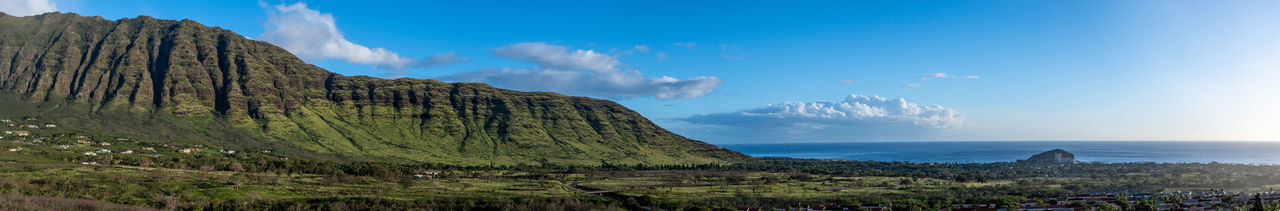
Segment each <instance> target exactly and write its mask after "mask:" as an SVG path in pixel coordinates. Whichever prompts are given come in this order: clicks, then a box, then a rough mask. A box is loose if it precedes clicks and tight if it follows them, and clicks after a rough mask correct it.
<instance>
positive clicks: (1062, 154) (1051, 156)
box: [1019, 149, 1076, 163]
mask: <svg viewBox="0 0 1280 211" xmlns="http://www.w3.org/2000/svg"><path fill="white" fill-rule="evenodd" d="M1019 162H1027V163H1075V162H1076V155H1075V154H1071V152H1067V151H1066V150H1062V149H1054V150H1049V151H1045V152H1041V153H1040V154H1036V155H1032V156H1031V157H1030V158H1027V159H1026V160H1020V161H1019Z"/></svg>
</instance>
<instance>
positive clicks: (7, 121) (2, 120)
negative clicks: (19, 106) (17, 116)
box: [0, 119, 13, 123]
mask: <svg viewBox="0 0 1280 211" xmlns="http://www.w3.org/2000/svg"><path fill="white" fill-rule="evenodd" d="M0 122H3V123H12V122H13V120H8V119H0Z"/></svg>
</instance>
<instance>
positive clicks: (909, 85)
mask: <svg viewBox="0 0 1280 211" xmlns="http://www.w3.org/2000/svg"><path fill="white" fill-rule="evenodd" d="M920 87H924V85H920V84H903V85H902V88H920Z"/></svg>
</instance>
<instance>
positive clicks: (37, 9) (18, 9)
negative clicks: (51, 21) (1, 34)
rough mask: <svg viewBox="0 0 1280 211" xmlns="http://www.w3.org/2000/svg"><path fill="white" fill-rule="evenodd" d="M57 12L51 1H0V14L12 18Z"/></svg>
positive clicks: (55, 5)
mask: <svg viewBox="0 0 1280 211" xmlns="http://www.w3.org/2000/svg"><path fill="white" fill-rule="evenodd" d="M53 11H58V5H57V4H55V3H53V1H52V0H0V12H4V13H5V14H9V15H13V16H32V15H39V14H44V13H47V12H53Z"/></svg>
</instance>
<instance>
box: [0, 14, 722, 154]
mask: <svg viewBox="0 0 1280 211" xmlns="http://www.w3.org/2000/svg"><path fill="white" fill-rule="evenodd" d="M0 94H3V95H4V96H2V97H0V99H2V100H4V101H21V102H20V103H3V104H0V106H7V107H10V108H5V110H10V112H9V113H17V114H22V112H14V111H26V113H38V114H41V115H45V116H56V117H58V119H62V120H63V121H70V122H64V123H63V124H64V125H66V126H68V127H70V128H76V129H79V130H85V131H89V132H94V133H100V134H110V135H121V136H138V137H145V138H154V139H180V140H161V141H176V142H195V143H210V144H219V145H230V146H232V147H235V146H240V147H252V146H260V147H272V148H291V149H294V150H296V151H298V152H311V153H315V154H317V155H319V156H331V157H342V158H347V159H357V158H358V159H365V158H383V159H385V158H390V159H392V160H396V159H407V160H410V161H417V162H431V163H451V164H463V165H489V164H519V163H524V164H539V163H562V164H589V165H590V164H600V163H602V161H605V162H610V163H614V164H635V163H645V164H684V163H690V164H695V163H719V162H731V161H734V160H738V159H742V158H744V157H745V156H744V155H742V154H740V153H737V152H733V151H729V150H726V149H722V148H719V147H716V146H714V145H710V144H706V143H703V142H699V141H694V140H689V139H687V138H684V137H681V136H679V135H676V134H674V133H671V132H669V131H667V130H664V129H662V128H660V127H658V126H657V125H655V124H653V123H652V122H650V121H649V120H647V119H645V118H644V117H642V116H640V115H639V114H638V113H636V112H634V111H632V110H630V109H627V108H626V107H623V106H622V105H619V104H617V103H614V102H611V101H606V100H599V99H591V98H584V97H569V96H563V95H559V94H555V93H545V92H517V91H511V90H504V89H498V88H493V87H490V86H487V85H484V84H477V83H443V82H439V81H435V80H413V79H398V80H387V79H378V78H372V77H363V76H356V77H350V76H342V75H338V74H334V73H331V72H328V71H326V70H324V69H322V68H319V67H316V66H313V65H310V64H307V63H305V62H303V61H302V60H300V59H298V58H296V57H295V56H294V55H292V54H290V53H289V52H287V51H285V50H284V49H282V48H279V47H276V46H274V45H271V44H268V43H265V42H260V41H254V40H250V39H247V38H244V37H242V36H239V35H237V34H235V33H233V32H231V31H229V30H224V29H221V28H217V27H207V26H203V25H201V24H199V23H196V22H194V21H190V20H183V21H171V20H159V19H154V18H150V17H145V16H142V17H138V18H133V19H121V20H117V21H111V20H105V19H102V18H100V17H82V16H79V15H75V14H59V13H50V14H44V15H38V16H31V17H14V16H9V15H0ZM0 114H3V113H0ZM10 115H13V114H10Z"/></svg>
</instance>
